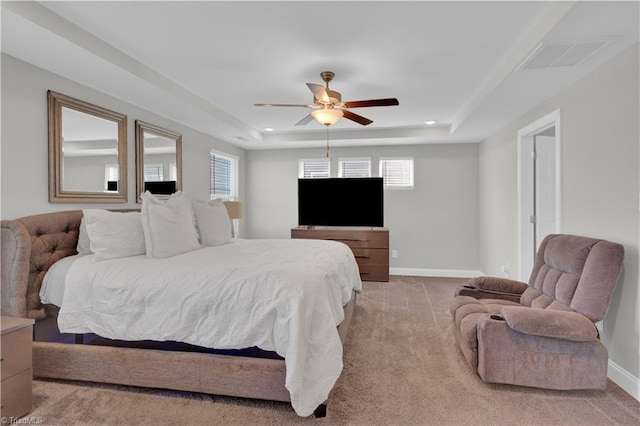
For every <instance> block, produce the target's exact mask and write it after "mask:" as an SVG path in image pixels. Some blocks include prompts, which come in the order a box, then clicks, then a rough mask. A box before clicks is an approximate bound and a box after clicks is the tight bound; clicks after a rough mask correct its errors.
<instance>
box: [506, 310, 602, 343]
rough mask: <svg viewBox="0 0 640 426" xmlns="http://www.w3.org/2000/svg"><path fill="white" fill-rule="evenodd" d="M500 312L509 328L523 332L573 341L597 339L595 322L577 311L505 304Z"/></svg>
mask: <svg viewBox="0 0 640 426" xmlns="http://www.w3.org/2000/svg"><path fill="white" fill-rule="evenodd" d="M500 313H501V314H502V317H503V318H504V320H505V321H506V322H507V325H508V326H509V328H511V329H512V330H515V331H518V332H520V333H523V334H529V335H532V336H542V337H554V338H557V339H563V340H571V341H574V342H590V341H593V340H597V339H598V330H597V329H596V326H595V324H594V323H593V322H591V320H590V319H589V318H587V317H586V316H584V315H582V314H579V313H577V312H567V311H556V310H553V309H539V308H529V307H524V306H522V307H521V306H505V307H503V308H502V309H501V310H500Z"/></svg>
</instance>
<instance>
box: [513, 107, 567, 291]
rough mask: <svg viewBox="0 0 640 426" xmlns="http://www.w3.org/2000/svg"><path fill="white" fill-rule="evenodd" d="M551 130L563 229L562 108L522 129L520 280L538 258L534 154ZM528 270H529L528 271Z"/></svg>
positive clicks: (558, 227) (558, 221)
mask: <svg viewBox="0 0 640 426" xmlns="http://www.w3.org/2000/svg"><path fill="white" fill-rule="evenodd" d="M550 127H555V157H556V167H555V174H556V178H555V190H556V212H555V214H556V230H555V232H557V233H559V232H560V230H561V229H562V226H561V218H562V215H561V205H562V204H561V199H562V197H561V195H562V194H561V177H562V173H561V171H562V162H561V149H560V148H561V139H560V135H561V132H560V109H556V110H555V111H552V112H550V113H549V114H547V115H545V116H544V117H541V118H539V119H538V120H536V121H534V122H533V123H530V124H528V125H527V126H525V127H523V128H521V129H520V130H518V279H519V280H521V281H525V282H526V281H528V280H529V274H530V273H531V266H532V265H533V262H527V261H526V260H525V259H527V258H529V259H532V258H533V256H534V255H535V249H534V245H535V242H534V241H535V240H534V235H533V227H532V226H530V217H531V216H532V214H533V211H534V205H533V199H534V198H533V190H534V188H533V167H532V163H533V162H532V161H531V153H532V152H533V138H534V136H535V135H536V134H538V133H541V132H543V131H545V130H547V129H549V128H550ZM525 269H526V270H525Z"/></svg>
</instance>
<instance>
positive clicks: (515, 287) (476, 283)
mask: <svg viewBox="0 0 640 426" xmlns="http://www.w3.org/2000/svg"><path fill="white" fill-rule="evenodd" d="M468 285H469V286H471V287H475V288H477V289H479V290H483V291H495V292H498V293H509V294H518V295H520V294H522V293H524V291H525V290H526V289H527V288H528V287H529V285H528V284H527V283H524V282H522V281H516V280H510V279H508V278H500V277H476V278H472V279H471V280H470V281H469V284H468Z"/></svg>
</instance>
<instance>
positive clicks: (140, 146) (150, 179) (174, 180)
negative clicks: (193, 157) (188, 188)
mask: <svg viewBox="0 0 640 426" xmlns="http://www.w3.org/2000/svg"><path fill="white" fill-rule="evenodd" d="M135 131H136V197H137V201H138V203H140V202H142V200H141V198H140V194H142V193H143V192H145V191H146V190H149V192H151V193H153V194H158V195H169V194H172V193H174V192H176V191H182V135H181V134H180V133H176V132H173V131H171V130H167V129H163V128H162V127H158V126H155V125H153V124H149V123H145V122H144V121H140V120H136V125H135Z"/></svg>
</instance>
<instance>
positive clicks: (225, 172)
mask: <svg viewBox="0 0 640 426" xmlns="http://www.w3.org/2000/svg"><path fill="white" fill-rule="evenodd" d="M235 163H236V161H235V160H234V159H233V158H231V157H227V156H224V155H220V154H217V153H215V152H211V153H210V156H209V168H210V171H211V175H210V176H211V181H210V186H209V187H210V189H211V196H212V198H213V196H216V197H222V198H231V197H234V196H235V195H236V194H235V186H236V185H235Z"/></svg>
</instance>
